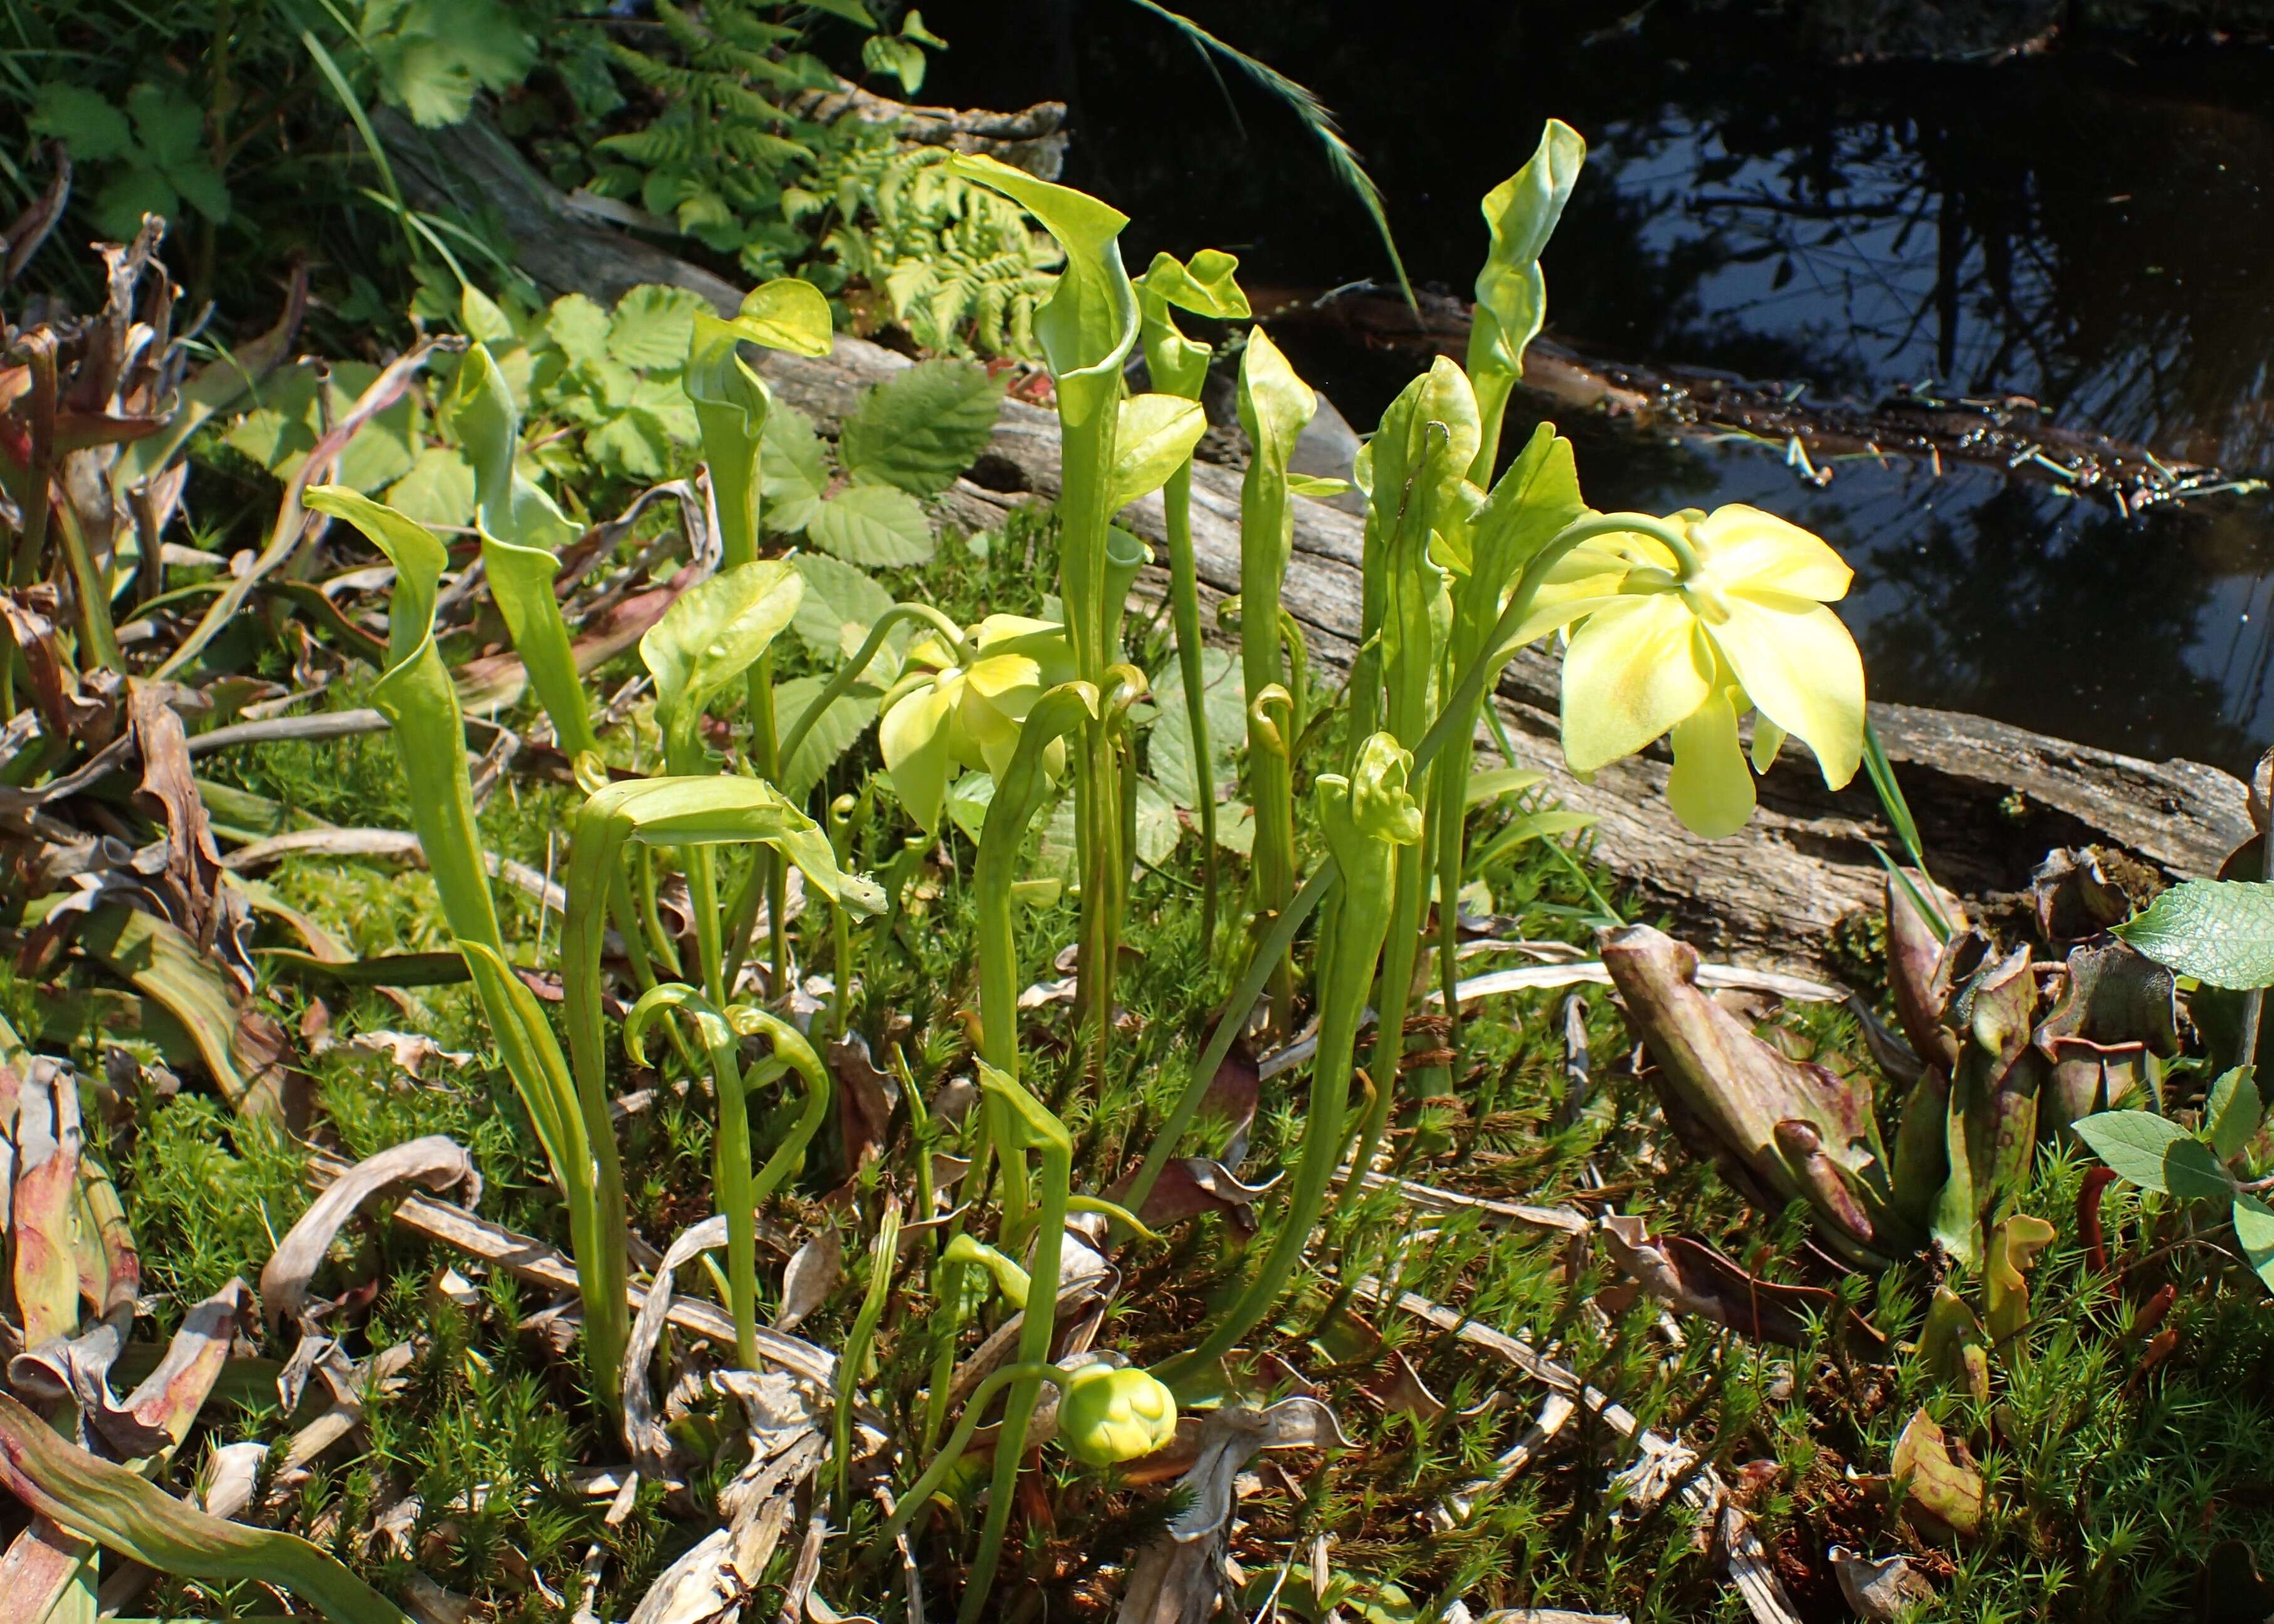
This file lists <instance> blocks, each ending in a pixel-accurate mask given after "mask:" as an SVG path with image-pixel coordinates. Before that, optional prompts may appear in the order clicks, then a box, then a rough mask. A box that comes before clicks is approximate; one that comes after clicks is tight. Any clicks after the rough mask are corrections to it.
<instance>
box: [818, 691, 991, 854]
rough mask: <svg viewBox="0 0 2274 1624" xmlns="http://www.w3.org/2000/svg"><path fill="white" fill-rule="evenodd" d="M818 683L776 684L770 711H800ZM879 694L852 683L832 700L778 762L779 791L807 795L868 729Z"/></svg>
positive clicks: (874, 715) (872, 719)
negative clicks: (794, 748) (792, 752)
mask: <svg viewBox="0 0 2274 1624" xmlns="http://www.w3.org/2000/svg"><path fill="white" fill-rule="evenodd" d="M821 686H822V684H821V678H819V677H817V676H800V677H794V678H793V679H792V680H790V681H789V682H787V683H781V684H776V686H775V688H774V714H775V715H776V716H777V717H787V718H792V719H794V718H796V717H799V716H802V715H804V714H805V707H806V706H809V705H810V704H812V703H813V701H814V700H815V699H817V698H818V697H819V695H820V693H821ZM881 697H882V695H881V692H880V691H879V690H877V689H876V688H873V687H870V685H869V684H866V683H856V684H854V686H853V691H851V692H850V693H847V694H843V695H841V696H840V697H839V698H838V699H834V700H832V702H831V703H830V706H829V708H828V709H827V710H825V711H824V712H822V713H821V715H820V717H819V719H818V720H817V721H815V722H814V724H813V726H812V728H811V729H809V731H808V732H807V734H806V736H805V741H804V743H802V744H800V745H799V746H798V747H797V754H796V755H794V756H793V757H791V758H790V759H788V760H787V761H785V762H783V763H782V768H781V787H782V789H783V792H784V793H785V794H787V795H788V796H789V797H791V798H792V799H793V800H796V801H803V800H804V799H805V798H806V797H808V796H809V795H811V794H812V793H813V787H814V786H815V785H816V784H817V783H819V782H821V780H822V777H823V775H824V774H826V773H827V772H828V771H829V769H830V768H831V767H834V766H836V765H837V763H838V761H839V759H840V758H842V757H843V755H844V754H845V752H847V751H848V750H850V749H852V748H853V746H854V744H856V743H857V742H858V741H859V739H860V737H861V736H862V734H863V733H865V732H867V731H868V730H869V724H870V722H872V721H876V720H877V699H879V698H881ZM974 838H976V837H974Z"/></svg>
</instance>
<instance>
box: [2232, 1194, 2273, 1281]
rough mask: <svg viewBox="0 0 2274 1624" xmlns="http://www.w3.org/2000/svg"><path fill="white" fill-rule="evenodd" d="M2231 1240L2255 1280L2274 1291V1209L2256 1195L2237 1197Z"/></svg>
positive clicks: (2235, 1199)
mask: <svg viewBox="0 0 2274 1624" xmlns="http://www.w3.org/2000/svg"><path fill="white" fill-rule="evenodd" d="M2234 1238H2235V1241H2236V1243H2238V1244H2240V1246H2241V1248H2242V1255H2243V1256H2244V1257H2245V1258H2248V1259H2249V1260H2250V1266H2251V1267H2252V1268H2253V1269H2255V1270H2256V1271H2257V1272H2258V1278H2259V1279H2260V1280H2263V1281H2265V1282H2266V1285H2267V1288H2268V1289H2270V1290H2274V1208H2269V1207H2268V1206H2267V1205H2266V1204H2265V1203H2264V1202H2263V1201H2261V1200H2260V1199H2259V1198H2258V1197H2255V1196H2243V1195H2238V1196H2236V1197H2235V1198H2234Z"/></svg>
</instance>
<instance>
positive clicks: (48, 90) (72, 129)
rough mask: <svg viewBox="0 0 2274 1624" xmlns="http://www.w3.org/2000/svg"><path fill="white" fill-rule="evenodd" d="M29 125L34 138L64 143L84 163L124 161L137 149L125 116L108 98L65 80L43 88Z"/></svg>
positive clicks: (33, 102) (33, 103) (34, 105)
mask: <svg viewBox="0 0 2274 1624" xmlns="http://www.w3.org/2000/svg"><path fill="white" fill-rule="evenodd" d="M26 124H27V125H29V126H30V128H31V132H32V133H33V134H34V135H43V136H48V137H49V138H51V139H53V140H59V141H61V142H62V143H63V144H64V146H65V147H69V148H70V149H71V155H72V158H73V159H75V160H76V161H77V162H81V163H99V162H102V161H104V160H105V159H109V158H123V157H124V156H126V155H127V154H128V153H130V152H132V150H133V148H134V132H133V131H132V130H131V129H130V128H129V127H128V126H127V123H126V115H125V114H124V113H122V112H120V111H119V110H118V109H117V108H116V107H114V106H113V105H111V102H110V101H109V98H108V97H106V96H103V95H101V94H97V93H96V92H94V91H93V90H89V89H87V87H85V86H83V85H74V84H72V83H70V82H68V81H67V80H64V79H49V81H48V82H47V83H46V84H44V85H42V86H41V87H40V88H39V92H38V94H36V95H35V96H34V98H33V101H32V111H31V116H30V117H29V118H28V119H27V120H26Z"/></svg>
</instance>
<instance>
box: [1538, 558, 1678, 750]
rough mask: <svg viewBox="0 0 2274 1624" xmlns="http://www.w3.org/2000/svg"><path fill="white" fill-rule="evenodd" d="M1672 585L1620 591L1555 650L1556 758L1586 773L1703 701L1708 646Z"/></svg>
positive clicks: (1638, 745) (1638, 746) (1647, 740)
mask: <svg viewBox="0 0 2274 1624" xmlns="http://www.w3.org/2000/svg"><path fill="white" fill-rule="evenodd" d="M1697 627H1698V622H1697V620H1696V618H1695V617H1694V616H1692V615H1691V614H1690V609H1689V608H1688V606H1687V605H1686V604H1684V603H1683V600H1682V596H1681V594H1680V593H1649V594H1646V595H1644V596H1640V597H1631V598H1620V599H1617V600H1615V601H1613V602H1611V603H1610V604H1608V606H1606V607H1605V608H1600V609H1598V610H1597V611H1596V612H1595V613H1594V614H1593V615H1591V616H1588V617H1587V619H1586V621H1585V623H1583V624H1582V625H1581V626H1580V627H1579V629H1578V630H1577V631H1575V632H1573V633H1572V634H1571V646H1570V649H1569V650H1567V651H1566V652H1565V653H1564V655H1563V758H1564V759H1565V760H1566V761H1568V762H1570V766H1571V770H1572V771H1573V772H1575V773H1591V772H1593V771H1594V770H1595V769H1596V768H1597V767H1601V766H1604V765H1605V764H1606V763H1608V762H1612V761H1615V760H1617V759H1619V758H1620V757H1621V756H1630V755H1632V754H1633V753H1634V752H1636V751H1638V750H1640V749H1641V748H1642V747H1643V746H1644V745H1645V744H1649V743H1650V742H1651V741H1652V740H1653V739H1654V738H1657V737H1658V736H1660V735H1661V734H1663V733H1664V732H1665V731H1666V730H1667V729H1668V728H1671V727H1672V726H1673V725H1674V724H1675V722H1677V721H1681V720H1682V719H1683V717H1685V716H1687V715H1689V714H1690V713H1691V712H1692V711H1694V710H1696V709H1697V708H1698V706H1700V705H1702V704H1704V703H1705V702H1706V694H1707V693H1708V692H1709V691H1711V690H1712V687H1713V655H1712V650H1711V649H1710V648H1706V647H1702V646H1700V642H1701V639H1700V638H1698V635H1697Z"/></svg>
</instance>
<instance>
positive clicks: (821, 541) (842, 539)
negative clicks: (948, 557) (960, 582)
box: [805, 485, 935, 568]
mask: <svg viewBox="0 0 2274 1624" xmlns="http://www.w3.org/2000/svg"><path fill="white" fill-rule="evenodd" d="M805 533H806V535H807V537H808V538H809V540H811V541H812V542H813V544H814V545H815V546H816V547H817V548H821V549H822V550H823V551H824V552H827V553H834V554H835V555H837V556H838V557H840V558H842V559H844V560H845V561H846V562H847V563H856V564H867V565H869V566H870V567H871V568H877V567H882V566H887V565H890V566H906V565H909V564H921V563H930V560H931V555H932V548H933V547H934V545H935V543H934V539H933V536H932V533H931V523H930V520H928V519H927V518H925V517H924V510H923V509H922V508H921V507H920V506H918V505H917V503H916V499H915V497H913V496H911V495H908V494H907V492H906V491H904V490H900V489H896V488H895V487H892V486H890V485H849V486H847V487H845V489H843V490H841V491H840V492H839V493H838V494H837V495H834V496H832V497H830V498H828V499H827V500H826V501H825V502H822V503H821V504H820V506H819V508H818V509H817V510H816V511H815V513H814V515H813V517H812V518H811V519H809V521H808V522H807V524H806V527H805Z"/></svg>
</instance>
